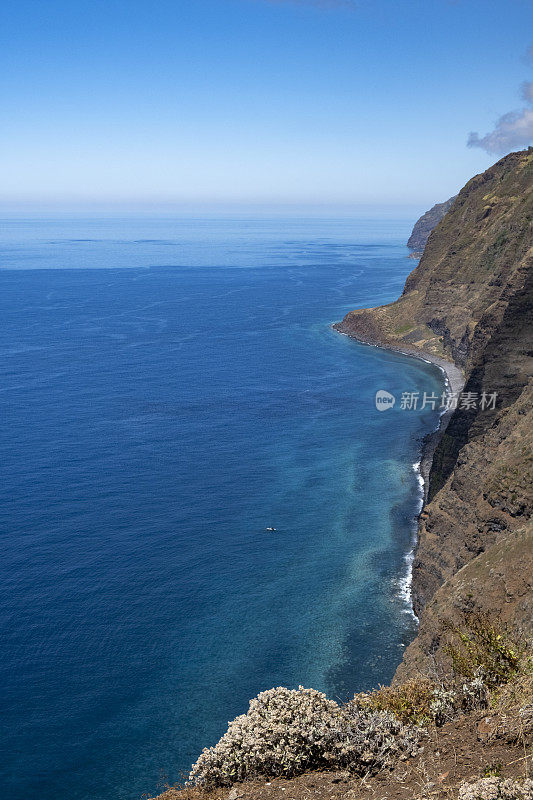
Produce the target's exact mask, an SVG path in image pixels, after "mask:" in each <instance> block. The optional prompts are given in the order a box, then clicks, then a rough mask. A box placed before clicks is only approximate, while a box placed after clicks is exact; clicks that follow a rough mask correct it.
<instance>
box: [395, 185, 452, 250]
mask: <svg viewBox="0 0 533 800" xmlns="http://www.w3.org/2000/svg"><path fill="white" fill-rule="evenodd" d="M454 200H455V197H450V199H449V200H445V202H444V203H436V204H435V205H434V206H433V207H432V208H430V209H429V211H426V213H425V214H422V216H421V217H420V219H418V220H417V221H416V222H415V225H414V228H413V231H412V233H411V236H410V237H409V239H408V241H407V247H408V248H409V249H410V250H416V251H417V252H420V253H421V252H422V251H423V250H424V247H425V246H426V243H427V240H428V239H429V234H430V233H431V231H432V230H433V228H435V227H436V225H437V224H438V223H439V222H440V221H441V219H442V218H443V216H444V215H445V214H446V213H447V212H448V211H449V210H450V208H451V207H452V204H453V201H454Z"/></svg>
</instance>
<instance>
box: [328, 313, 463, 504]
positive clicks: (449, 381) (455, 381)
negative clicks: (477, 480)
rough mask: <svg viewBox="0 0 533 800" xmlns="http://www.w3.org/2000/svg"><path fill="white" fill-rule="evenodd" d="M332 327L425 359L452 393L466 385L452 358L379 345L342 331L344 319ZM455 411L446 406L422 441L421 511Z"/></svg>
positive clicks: (392, 349)
mask: <svg viewBox="0 0 533 800" xmlns="http://www.w3.org/2000/svg"><path fill="white" fill-rule="evenodd" d="M331 327H332V328H333V330H334V331H336V332H337V333H340V334H341V335H342V336H348V337H349V338H350V339H353V340H354V341H356V342H359V344H364V345H366V346H367V347H378V348H379V349H381V350H389V351H390V352H392V353H400V354H401V355H404V356H411V357H412V358H418V359H419V360H420V361H425V362H426V363H427V364H433V365H434V366H436V367H438V368H439V369H440V371H441V372H442V373H443V375H444V382H445V386H446V389H447V390H448V392H449V393H451V394H458V393H459V392H461V391H462V389H463V386H464V384H465V378H464V375H463V372H462V370H461V369H460V368H459V367H458V366H456V364H454V363H453V362H452V361H447V360H446V359H445V358H441V357H440V356H435V355H433V354H432V353H427V352H426V351H424V350H418V349H417V348H414V347H405V346H401V345H395V344H389V343H387V344H385V343H380V344H377V343H376V342H370V341H365V340H364V339H362V338H360V337H359V336H355V335H354V334H353V333H351V332H349V331H346V330H343V329H342V322H334V323H332V325H331ZM453 412H454V409H453V408H448V409H445V410H444V411H443V412H442V414H441V416H440V420H439V424H438V426H437V427H436V428H435V430H434V431H431V432H430V433H427V434H426V435H425V436H424V439H423V441H422V448H421V452H420V461H419V462H418V463H417V465H414V466H415V471H417V472H419V474H420V476H421V479H422V483H423V494H424V496H423V502H422V506H421V508H420V511H419V514H420V513H421V512H422V509H423V507H424V505H425V503H426V501H427V497H428V492H429V473H430V471H431V465H432V464H433V456H434V455H435V450H436V449H437V445H438V443H439V442H440V440H441V438H442V435H443V434H444V431H445V430H446V428H447V427H448V423H449V422H450V419H451V417H452V414H453Z"/></svg>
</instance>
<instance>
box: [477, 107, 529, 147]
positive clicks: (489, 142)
mask: <svg viewBox="0 0 533 800" xmlns="http://www.w3.org/2000/svg"><path fill="white" fill-rule="evenodd" d="M532 142H533V109H530V108H523V109H522V110H521V111H510V112H509V113H508V114H504V115H503V117H500V119H499V120H498V122H497V123H496V126H495V128H494V130H493V131H491V132H490V133H487V134H485V136H480V135H479V133H475V132H473V133H471V134H470V136H469V137H468V147H481V148H483V150H486V151H487V153H508V152H509V151H510V150H513V149H514V148H519V149H520V148H523V147H527V146H528V145H529V144H531V143H532Z"/></svg>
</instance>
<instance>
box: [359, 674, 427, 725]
mask: <svg viewBox="0 0 533 800" xmlns="http://www.w3.org/2000/svg"><path fill="white" fill-rule="evenodd" d="M435 688H436V687H435V684H434V683H432V682H431V681H429V680H427V679H425V678H422V677H421V678H420V679H418V680H415V679H411V680H409V681H406V682H405V683H403V684H401V685H400V686H380V688H379V689H375V690H374V691H373V692H369V693H362V694H358V695H356V696H355V697H354V699H353V700H352V703H353V705H354V706H355V707H356V708H358V709H360V710H362V711H388V712H389V713H390V714H394V716H395V717H397V719H399V720H400V722H402V723H403V724H404V725H423V724H424V723H427V722H429V721H431V719H432V713H431V703H432V701H433V699H434V691H435Z"/></svg>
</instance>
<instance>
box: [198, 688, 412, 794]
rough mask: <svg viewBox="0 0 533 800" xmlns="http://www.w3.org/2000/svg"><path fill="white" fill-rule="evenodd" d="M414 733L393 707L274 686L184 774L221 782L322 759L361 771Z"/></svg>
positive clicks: (380, 762) (290, 770)
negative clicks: (372, 707) (369, 708)
mask: <svg viewBox="0 0 533 800" xmlns="http://www.w3.org/2000/svg"><path fill="white" fill-rule="evenodd" d="M420 735H421V730H420V729H417V728H412V729H408V728H406V727H405V726H404V725H402V723H401V722H400V721H399V720H398V719H397V718H396V717H394V716H393V715H392V714H388V713H386V712H365V711H360V710H358V709H356V708H353V707H351V706H350V704H348V705H347V706H339V705H338V704H337V703H335V702H334V701H333V700H328V698H327V697H326V696H325V695H324V694H322V692H317V691H316V690H314V689H304V688H303V687H300V688H299V689H285V688H283V687H279V688H277V689H269V690H268V691H266V692H262V693H261V694H260V695H258V697H256V698H255V699H254V700H252V701H251V702H250V708H249V710H248V713H247V714H243V715H241V716H240V717H237V718H236V719H234V720H233V722H230V723H229V724H228V730H227V732H226V733H225V735H224V736H223V737H222V738H221V739H220V741H219V742H218V744H216V745H215V746H214V747H210V748H206V749H205V750H204V751H203V753H202V754H201V756H200V758H199V759H198V761H197V762H196V764H194V765H193V768H192V771H191V773H190V776H189V780H190V781H191V782H193V783H195V784H198V785H202V786H228V785H231V784H232V783H235V782H237V781H242V780H245V779H248V778H253V777H255V776H258V775H263V776H270V777H275V776H285V777H290V776H293V775H297V774H300V773H302V772H305V771H306V770H308V769H320V768H325V767H343V768H347V769H350V770H352V771H354V772H359V773H367V772H370V771H375V770H377V769H380V768H382V767H384V766H387V765H390V764H392V762H393V761H394V760H395V759H398V758H401V757H407V755H409V754H411V753H414V752H415V751H416V749H417V742H418V740H419V738H420Z"/></svg>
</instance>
